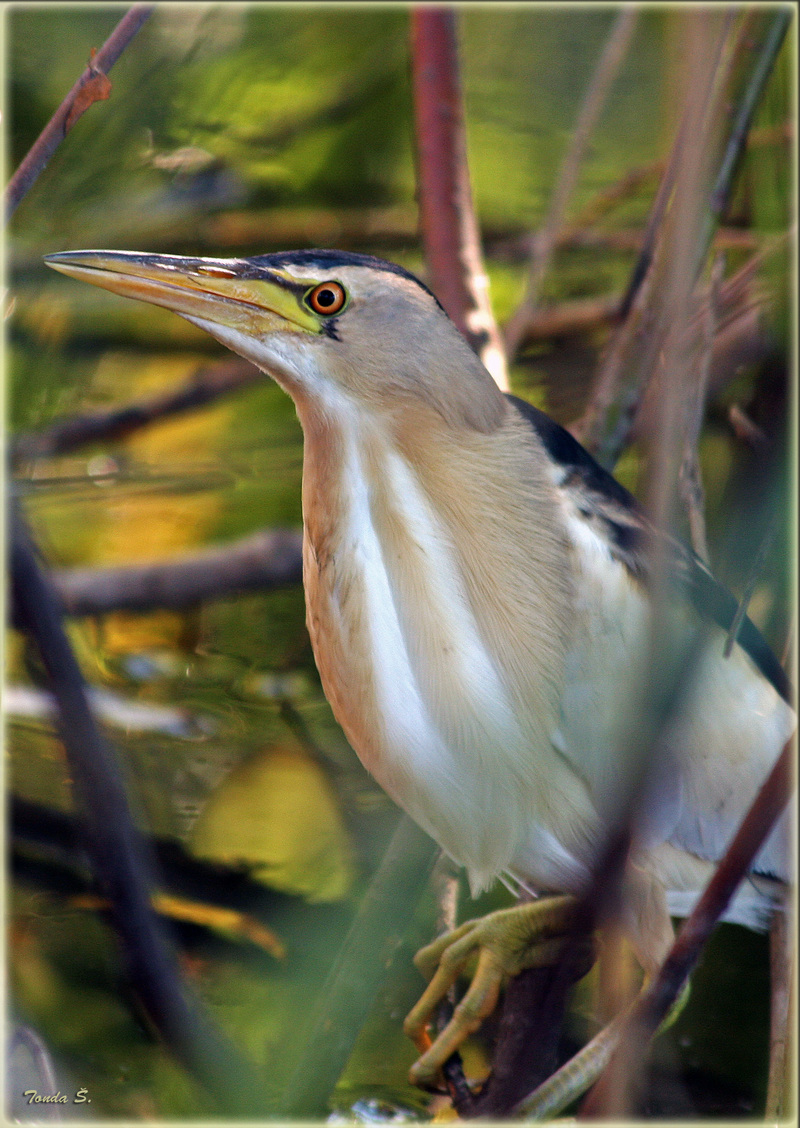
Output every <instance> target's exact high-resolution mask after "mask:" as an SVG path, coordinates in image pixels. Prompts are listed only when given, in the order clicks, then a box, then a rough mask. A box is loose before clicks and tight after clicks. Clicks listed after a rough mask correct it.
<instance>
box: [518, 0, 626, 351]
mask: <svg viewBox="0 0 800 1128" xmlns="http://www.w3.org/2000/svg"><path fill="white" fill-rule="evenodd" d="M637 18H638V11H637V9H636V8H635V7H633V6H628V7H624V8H623V9H622V10H621V11H620V13H619V14H618V16H617V18H616V19H615V20H614V23H613V25H612V27H611V31H610V32H609V34H608V38H607V40H606V43H605V46H604V47H603V51H602V53H601V55H600V58H599V60H598V62H597V66H596V68H595V71H594V74H593V75H592V79H591V81H590V83H589V86H588V89H587V90H586V94H585V96H584V99H583V103H582V105H581V109H580V113H579V114H578V120H577V121H576V123H575V129H574V130H573V134H572V139H571V141H570V144H569V146H568V148H567V152H566V154H565V156H564V159H563V161H562V163H561V167H560V169H559V173H558V178H557V180H556V185H555V188H554V190H553V196H552V199H551V201H550V208H549V210H548V213H547V218H546V219H545V222H544V225H543V226H542V228H541V229H540V230H539V232H538V233H537V236H536V240H535V242H534V248H533V255H532V256H531V263H530V272H529V275H528V286H527V292H526V294H525V298H524V299H523V301H522V303H521V305H520V306H519V308H518V309H517V310H516V311H515V312H514V314H513V315H512V316H511V318H510V319H509V321H508V324H507V325H506V327H505V342H506V351H507V353H508V355H509V356H510V357H513V356H515V355H516V352H517V350H518V348H519V344H520V341H521V339H522V332H523V328H524V326H525V324H526V323H527V322H528V321H529V320H530V318H531V316H532V314H533V312H534V310H535V309H536V306H537V304H538V302H539V294H540V291H541V286H542V282H543V281H544V277H545V274H546V273H547V269H548V266H549V265H550V260H551V258H552V255H553V249H554V247H555V243H556V238H557V236H558V232H559V230H560V229H561V227H562V225H563V223H564V215H565V214H566V209H567V204H568V203H569V200H570V197H571V196H572V193H573V191H574V189H575V185H576V183H577V180H578V172H579V170H580V166H581V163H582V162H583V157H584V154H585V152H586V145H587V142H588V140H589V136H590V134H591V132H592V130H593V129H594V126H595V124H596V122H597V119H598V118H599V116H600V113H601V111H602V109H603V106H604V105H605V101H606V97H607V95H608V92H609V90H610V88H611V85H612V83H613V81H614V79H615V78H616V76H617V73H618V71H619V68H620V66H621V64H622V61H623V59H624V58H625V53H626V51H627V49H628V45H629V43H630V41H631V36H632V35H633V32H634V29H635V27H636V21H637Z"/></svg>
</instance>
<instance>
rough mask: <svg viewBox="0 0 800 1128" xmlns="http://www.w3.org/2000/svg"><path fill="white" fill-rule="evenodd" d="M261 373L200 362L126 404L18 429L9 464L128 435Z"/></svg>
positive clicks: (250, 367)
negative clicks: (164, 387) (167, 387)
mask: <svg viewBox="0 0 800 1128" xmlns="http://www.w3.org/2000/svg"><path fill="white" fill-rule="evenodd" d="M264 379H265V377H264V374H263V372H261V370H260V369H258V368H256V366H255V365H254V364H250V362H249V361H247V360H240V359H239V358H236V359H234V360H225V361H222V362H221V363H219V364H215V365H208V366H206V367H203V368H200V369H198V370H197V372H195V373H194V375H193V376H192V377H191V379H190V380H188V381H187V382H186V383H185V384H181V385H180V387H178V388H175V389H173V390H171V391H168V392H163V393H161V394H159V395H157V396H152V397H150V398H149V399H143V400H139V401H138V402H135V403H129V404H125V406H124V407H118V408H112V409H111V410H109V411H94V412H87V413H86V414H84V415H74V416H72V417H70V418H69V419H64V420H59V421H58V422H56V423H51V424H50V426H49V427H45V428H44V429H43V430H42V431H36V432H32V433H30V434H23V435H20V436H19V437H18V438H16V439H14V440H13V442H12V443H11V458H12V462H13V464H14V465H16V466H18V465H19V464H20V463H22V462H26V461H32V460H33V459H37V458H53V457H55V456H56V455H59V454H65V453H66V452H67V451H71V450H76V449H77V448H78V447H82V446H87V445H88V444H90V443H96V442H100V441H105V442H111V441H117V440H119V439H123V438H127V436H128V435H130V434H132V433H133V432H134V431H138V430H139V429H140V428H142V427H146V426H147V425H148V424H150V423H153V422H156V421H157V420H159V419H166V418H169V417H170V416H173V415H180V414H182V413H183V412H185V411H193V410H195V408H198V407H205V406H206V404H209V403H213V402H214V401H215V400H217V399H219V398H220V397H221V396H225V395H228V394H229V393H231V392H237V391H239V389H240V388H247V387H250V385H252V384H258V383H260V382H263V381H264Z"/></svg>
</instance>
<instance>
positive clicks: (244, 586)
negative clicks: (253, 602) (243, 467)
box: [53, 529, 303, 616]
mask: <svg viewBox="0 0 800 1128" xmlns="http://www.w3.org/2000/svg"><path fill="white" fill-rule="evenodd" d="M302 578H303V548H302V534H301V533H299V532H295V531H294V530H292V529H263V530H261V531H260V532H258V533H254V534H252V535H251V536H248V537H243V538H242V539H241V540H237V541H233V542H231V543H229V544H226V545H225V546H224V547H222V548H206V549H203V550H201V551H199V552H192V553H186V554H185V555H182V556H180V557H178V558H177V559H175V560H161V561H156V562H153V563H148V564H134V565H128V566H126V567H121V568H75V569H72V570H70V571H63V572H56V573H54V575H53V583H54V584H55V587H56V588H57V590H58V593H59V596H60V598H61V600H62V601H63V603H64V609H65V611H66V612H67V614H69V615H74V616H83V615H106V614H108V613H109V612H112V611H153V610H156V609H169V610H178V609H181V608H186V607H193V606H196V605H197V604H198V603H204V602H207V601H208V600H210V599H222V598H224V597H226V596H230V595H233V594H236V593H239V592H244V591H255V590H258V591H271V590H273V589H275V588H279V587H286V586H287V585H291V584H299V583H300V582H301V581H302Z"/></svg>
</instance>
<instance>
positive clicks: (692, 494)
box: [678, 254, 725, 563]
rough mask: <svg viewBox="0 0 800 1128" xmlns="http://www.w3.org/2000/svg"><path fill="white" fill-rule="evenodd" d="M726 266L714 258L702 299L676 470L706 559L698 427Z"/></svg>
mask: <svg viewBox="0 0 800 1128" xmlns="http://www.w3.org/2000/svg"><path fill="white" fill-rule="evenodd" d="M724 269H725V259H724V257H723V256H722V255H721V254H719V255H717V257H716V259H715V260H714V266H713V269H712V271H711V280H710V282H709V287H708V295H707V298H706V302H705V311H704V317H703V339H702V342H701V345H700V355H699V357H698V359H697V364H696V365H695V368H696V371H697V380H696V382H695V386H694V388H693V390H692V397H691V398H692V401H693V402H692V404H691V408H690V410H689V412H688V419H687V424H686V430H685V433H684V441H683V459H682V461H681V466H680V470H679V472H678V488H679V492H680V496H681V499H682V500H683V503H684V505H685V506H686V511H687V513H688V516H689V530H690V534H691V539H692V547H693V548H694V550H695V552H696V553H697V555H698V556H699V557H700V558H701V559H702V560H705V562H706V563H708V561H709V556H708V539H707V536H706V519H705V512H704V508H705V491H704V489H703V478H702V473H701V470H700V451H699V443H700V431H701V430H702V426H703V417H704V414H705V406H706V395H707V394H708V383H709V375H710V373H711V361H712V357H713V355H714V337H715V335H716V330H717V317H718V307H719V292H720V287H721V284H722V275H723V271H724Z"/></svg>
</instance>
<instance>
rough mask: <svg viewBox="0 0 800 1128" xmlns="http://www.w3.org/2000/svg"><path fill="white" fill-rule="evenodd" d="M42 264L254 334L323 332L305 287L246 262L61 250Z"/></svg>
mask: <svg viewBox="0 0 800 1128" xmlns="http://www.w3.org/2000/svg"><path fill="white" fill-rule="evenodd" d="M44 261H45V262H46V263H47V265H48V266H51V267H52V268H53V270H58V271H60V272H61V273H62V274H68V275H70V276H71V277H73V278H82V279H83V280H84V281H85V282H90V283H91V284H92V285H93V286H101V287H102V288H103V289H104V290H111V291H112V293H115V294H121V295H123V296H124V297H126V298H138V299H139V300H140V301H144V302H151V303H152V304H153V305H160V306H165V307H166V308H167V309H171V310H174V311H175V313H179V314H181V316H183V317H187V318H189V319H190V320H199V321H204V322H211V323H212V324H216V325H223V326H226V327H227V328H230V329H237V330H239V332H241V333H246V334H248V335H251V336H263V335H264V334H266V333H274V332H276V331H277V330H289V331H294V332H303V331H305V332H309V333H314V334H317V333H319V332H320V324H319V321H318V320H317V319H316V318H314V316H313V314H311V312H310V311H307V310H306V309H305V307H304V306H303V304H302V297H303V293H304V292H305V290H306V287H305V286H303V285H302V284H298V283H297V282H296V281H295V280H294V279H290V278H289V277H288V276H287V275H284V274H283V273H282V272H281V271H279V270H270V269H267V268H265V267H260V266H256V265H255V264H253V263H251V262H250V261H249V260H247V259H205V258H183V257H181V256H179V255H150V254H139V253H138V252H136V251H60V252H59V253H58V254H53V255H46V256H45V259H44Z"/></svg>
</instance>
